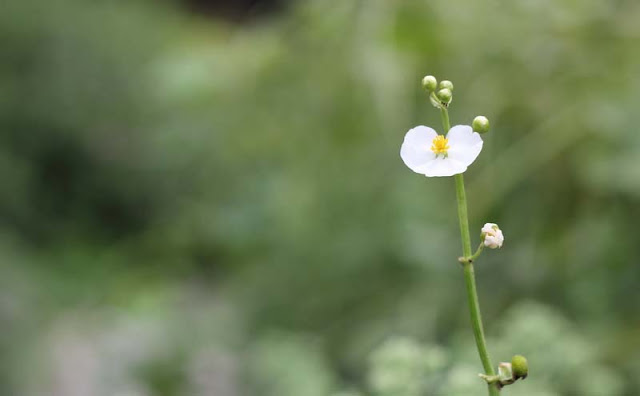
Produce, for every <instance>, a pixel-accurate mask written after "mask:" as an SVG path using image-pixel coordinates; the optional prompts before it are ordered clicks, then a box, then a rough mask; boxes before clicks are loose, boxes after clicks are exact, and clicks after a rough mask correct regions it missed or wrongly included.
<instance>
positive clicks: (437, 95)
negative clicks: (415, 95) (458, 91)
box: [422, 75, 453, 108]
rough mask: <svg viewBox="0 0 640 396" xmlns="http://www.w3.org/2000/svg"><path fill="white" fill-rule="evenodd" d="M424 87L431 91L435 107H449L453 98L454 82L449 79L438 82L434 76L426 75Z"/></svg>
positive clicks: (423, 81)
mask: <svg viewBox="0 0 640 396" xmlns="http://www.w3.org/2000/svg"><path fill="white" fill-rule="evenodd" d="M422 88H424V89H425V90H426V91H427V92H429V99H430V100H431V104H433V106H434V107H437V108H443V107H447V106H449V104H450V103H451V100H452V99H453V83H452V82H451V81H449V80H442V81H440V84H438V80H437V79H436V78H435V77H434V76H431V75H429V76H424V78H423V79H422Z"/></svg>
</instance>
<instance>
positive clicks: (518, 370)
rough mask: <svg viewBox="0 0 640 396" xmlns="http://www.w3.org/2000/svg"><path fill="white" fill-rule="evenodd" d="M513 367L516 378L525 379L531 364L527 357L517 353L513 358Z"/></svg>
mask: <svg viewBox="0 0 640 396" xmlns="http://www.w3.org/2000/svg"><path fill="white" fill-rule="evenodd" d="M511 369H512V370H513V378H514V379H519V378H522V379H525V378H527V375H528V374H529V364H528V363H527V359H526V358H525V357H524V356H522V355H515V356H514V357H512V358H511Z"/></svg>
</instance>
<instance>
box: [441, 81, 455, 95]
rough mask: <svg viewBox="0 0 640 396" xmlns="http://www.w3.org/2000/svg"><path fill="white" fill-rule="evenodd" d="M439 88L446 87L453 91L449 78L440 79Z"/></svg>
mask: <svg viewBox="0 0 640 396" xmlns="http://www.w3.org/2000/svg"><path fill="white" fill-rule="evenodd" d="M440 89H448V90H449V91H451V92H453V83H452V82H451V81H449V80H442V81H440Z"/></svg>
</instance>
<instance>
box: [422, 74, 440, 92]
mask: <svg viewBox="0 0 640 396" xmlns="http://www.w3.org/2000/svg"><path fill="white" fill-rule="evenodd" d="M437 87H438V80H436V78H435V77H434V76H424V78H423V79H422V88H424V89H426V90H427V91H429V92H433V91H435V90H436V88H437Z"/></svg>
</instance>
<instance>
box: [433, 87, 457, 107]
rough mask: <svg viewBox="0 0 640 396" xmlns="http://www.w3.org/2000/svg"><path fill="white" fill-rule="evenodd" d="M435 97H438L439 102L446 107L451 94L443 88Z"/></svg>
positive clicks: (449, 101)
mask: <svg viewBox="0 0 640 396" xmlns="http://www.w3.org/2000/svg"><path fill="white" fill-rule="evenodd" d="M436 96H437V97H438V99H439V100H440V102H442V103H444V104H446V105H448V104H449V103H451V97H452V96H453V94H452V93H451V90H450V89H448V88H444V89H441V90H439V91H438V93H437V94H436Z"/></svg>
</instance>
